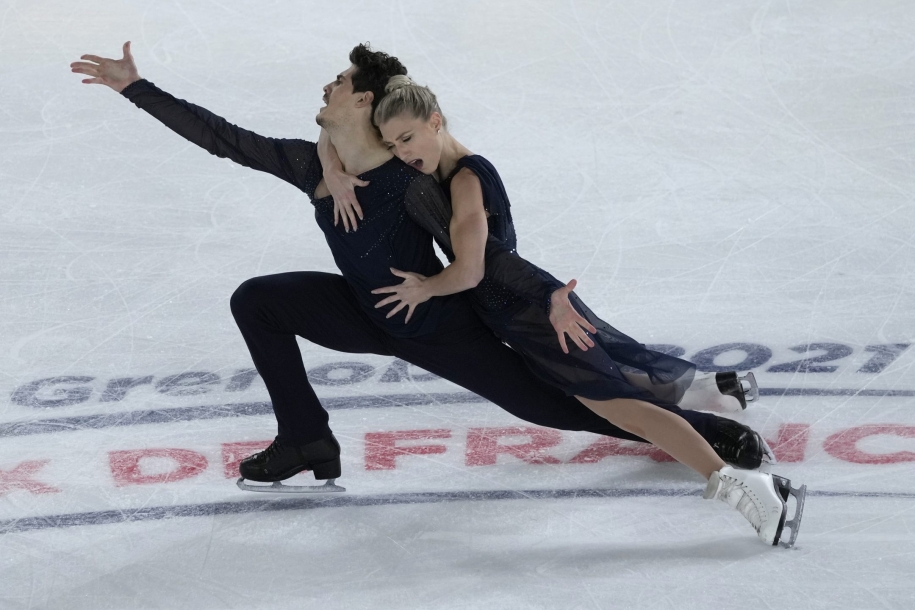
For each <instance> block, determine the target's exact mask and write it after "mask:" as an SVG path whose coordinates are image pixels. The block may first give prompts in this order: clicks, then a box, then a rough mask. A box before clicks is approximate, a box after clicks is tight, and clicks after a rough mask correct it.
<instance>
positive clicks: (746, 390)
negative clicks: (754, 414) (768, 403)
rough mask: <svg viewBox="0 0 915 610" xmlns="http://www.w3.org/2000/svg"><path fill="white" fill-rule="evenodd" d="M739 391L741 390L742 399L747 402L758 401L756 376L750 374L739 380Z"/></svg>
mask: <svg viewBox="0 0 915 610" xmlns="http://www.w3.org/2000/svg"><path fill="white" fill-rule="evenodd" d="M740 389H741V390H743V394H744V398H746V401H747V402H756V401H758V400H759V386H758V385H757V384H756V375H754V374H753V373H752V372H750V373H747V374H746V375H744V376H743V377H741V378H740ZM744 408H746V407H744Z"/></svg>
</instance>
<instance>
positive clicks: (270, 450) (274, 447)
mask: <svg viewBox="0 0 915 610" xmlns="http://www.w3.org/2000/svg"><path fill="white" fill-rule="evenodd" d="M282 450H283V446H282V443H281V442H280V439H278V438H275V439H273V442H272V443H270V446H269V447H267V448H266V449H264V452H263V454H262V455H263V456H264V457H265V458H266V459H268V460H269V459H271V458H272V457H274V456H275V455H276V454H278V453H279V452H280V451H282Z"/></svg>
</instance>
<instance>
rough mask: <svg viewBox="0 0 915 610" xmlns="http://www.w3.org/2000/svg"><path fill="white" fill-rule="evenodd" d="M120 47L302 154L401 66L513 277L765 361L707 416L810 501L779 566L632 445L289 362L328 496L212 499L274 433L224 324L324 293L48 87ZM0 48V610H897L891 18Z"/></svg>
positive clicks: (162, 16)
mask: <svg viewBox="0 0 915 610" xmlns="http://www.w3.org/2000/svg"><path fill="white" fill-rule="evenodd" d="M126 40H131V41H132V42H133V49H134V55H135V57H136V59H137V63H138V66H139V70H140V74H141V75H142V76H143V77H145V78H147V79H149V80H152V81H154V82H155V83H156V84H157V85H159V86H160V87H162V88H163V89H165V90H166V91H169V92H171V93H174V94H175V95H176V96H178V97H180V98H184V99H188V100H190V101H192V102H194V103H197V104H200V105H202V106H204V107H206V108H208V109H210V110H212V111H213V112H216V113H217V114H220V115H222V116H224V117H226V118H228V119H229V120H230V121H232V122H234V123H237V124H239V125H241V126H243V127H246V128H248V129H252V130H254V131H257V132H259V133H262V134H265V135H273V136H283V137H303V138H307V139H314V138H316V137H317V133H318V132H317V127H316V125H315V123H314V120H313V117H314V115H315V113H316V111H317V109H318V107H319V106H320V105H321V102H320V100H321V87H322V86H323V85H324V84H325V83H327V82H329V81H330V80H332V79H333V78H334V76H335V75H336V74H337V73H338V72H340V71H342V70H343V69H344V68H346V67H347V66H348V61H347V54H348V52H349V50H350V49H351V48H352V47H353V46H354V45H355V44H357V43H359V42H362V41H366V40H368V41H371V43H372V44H373V45H374V46H375V47H376V48H378V49H381V50H385V51H388V52H390V53H392V54H394V55H397V56H399V57H400V58H401V59H402V60H403V61H404V63H405V64H406V65H407V66H408V67H409V69H410V73H411V74H412V75H413V76H414V78H416V79H417V80H419V81H420V82H423V83H425V84H428V85H430V86H431V87H432V88H433V90H434V91H436V92H437V93H438V95H439V99H440V101H441V103H442V105H443V108H444V110H445V112H446V114H447V115H448V118H449V121H450V125H451V128H452V131H453V132H454V133H455V135H456V136H457V137H458V138H459V139H460V140H461V141H462V142H464V143H465V144H467V145H468V146H469V147H470V148H471V149H472V150H473V151H474V152H477V153H480V154H483V155H485V156H486V157H488V158H489V159H490V160H491V161H492V162H493V163H494V164H495V165H496V167H497V168H499V170H500V171H501V173H502V177H503V179H504V181H505V183H506V186H507V189H508V192H509V195H510V196H511V198H512V203H513V209H514V217H515V221H516V224H517V228H518V234H519V251H520V252H521V253H522V254H523V255H525V256H527V257H528V258H530V259H531V260H532V261H534V262H536V263H537V264H540V265H541V266H543V267H545V268H546V269H548V270H550V271H551V272H552V273H553V274H555V275H557V276H558V277H559V278H561V279H563V280H569V279H571V278H573V277H574V278H577V279H578V281H579V283H580V285H579V289H578V293H579V294H580V295H581V296H582V297H583V299H584V300H585V301H586V302H587V303H588V304H589V305H590V306H591V308H592V309H594V310H595V311H597V312H598V313H600V314H601V315H602V316H603V317H604V318H605V319H607V320H608V321H610V322H611V323H612V324H613V325H615V326H616V327H617V328H620V329H621V330H623V331H624V332H627V333H628V334H630V335H632V336H634V337H636V338H638V339H639V340H641V341H643V342H645V343H649V344H654V345H666V346H668V347H667V349H670V350H677V351H678V353H680V352H682V353H684V354H685V357H687V358H690V359H693V360H695V361H697V362H698V363H700V365H701V367H702V368H703V369H705V370H715V367H725V368H728V367H738V368H742V369H751V370H753V371H755V373H756V375H757V377H758V379H759V381H760V385H761V387H762V388H763V391H764V396H763V400H761V401H760V402H759V403H758V404H755V405H752V406H751V407H750V409H748V410H747V411H746V412H745V413H743V414H740V415H739V416H737V417H738V418H739V419H740V420H741V421H744V422H746V423H748V424H749V425H751V426H753V427H754V428H756V429H758V430H760V431H761V432H763V433H764V435H765V436H766V437H767V438H768V439H769V440H770V442H771V443H772V444H773V445H774V446H775V447H776V453H777V454H778V456H779V459H780V462H781V463H780V464H778V465H777V466H775V467H773V471H774V472H777V473H779V474H782V475H784V476H787V477H790V478H791V479H793V480H794V481H796V482H798V483H802V482H803V483H807V484H808V485H809V488H810V495H809V497H808V501H807V507H806V511H805V518H804V523H803V527H802V529H801V532H800V536H799V538H798V542H797V546H796V548H795V549H793V550H790V551H788V550H784V549H773V548H769V547H766V546H765V545H763V544H762V543H761V542H760V541H759V540H758V539H757V538H756V535H755V532H753V531H752V529H751V528H750V527H749V525H748V524H747V523H746V522H745V521H744V520H743V518H742V517H740V515H739V514H737V513H736V512H735V511H732V510H729V509H728V508H727V507H725V506H724V505H722V504H721V503H711V502H704V501H703V500H701V498H700V497H699V492H700V490H701V489H702V487H703V485H704V482H703V481H702V480H701V478H700V477H698V476H697V475H695V474H692V473H691V472H690V471H688V470H687V469H686V468H685V467H683V466H680V465H678V464H675V463H671V462H669V461H665V460H664V456H663V455H661V454H659V453H657V452H654V451H649V450H648V449H647V448H646V447H644V446H641V447H636V446H635V445H632V444H627V443H616V444H614V443H608V442H602V441H600V440H599V439H598V438H597V437H594V436H591V435H588V434H584V433H569V432H563V433H557V432H552V431H547V430H543V429H534V428H530V427H529V426H527V424H526V423H525V422H521V421H519V420H515V419H513V418H512V417H511V416H509V415H508V414H506V413H504V412H502V411H500V410H499V409H498V408H497V407H495V406H493V405H491V404H489V403H486V402H482V401H481V400H480V399H477V398H476V397H475V396H473V395H470V394H468V393H466V392H464V391H463V390H462V389H461V388H458V387H457V386H454V385H451V384H450V383H447V382H445V381H443V380H440V379H436V378H432V377H431V376H430V375H428V374H425V373H424V372H423V371H421V370H417V369H413V368H412V367H408V366H405V365H404V364H403V363H401V362H395V361H392V360H391V359H390V358H383V357H376V356H371V355H353V354H339V353H334V352H330V351H328V350H325V349H323V348H319V347H316V346H314V345H311V344H308V343H306V342H305V341H300V345H301V349H302V354H303V358H304V360H305V364H306V366H307V367H308V369H309V372H310V375H311V377H312V380H313V382H314V384H315V387H316V389H317V391H318V394H319V396H320V397H321V398H322V400H324V401H325V404H326V406H327V407H328V409H329V410H330V413H331V425H332V427H333V429H334V431H335V433H336V435H337V436H338V438H339V439H340V440H341V443H342V445H343V462H344V463H343V468H344V475H343V477H342V478H341V479H340V480H339V483H340V484H342V485H344V486H346V487H347V488H348V491H347V493H345V494H341V495H338V496H334V497H333V498H329V499H315V498H295V497H293V498H289V497H272V496H271V497H262V496H263V495H264V494H252V493H245V492H242V491H239V490H238V489H237V488H236V487H235V484H234V476H235V475H234V474H233V473H234V469H235V464H236V463H237V461H238V459H239V458H240V457H241V456H243V455H247V454H249V453H251V452H253V451H254V450H256V449H257V448H259V447H261V446H264V445H266V443H267V442H269V440H270V439H271V438H272V437H273V435H274V434H275V420H274V418H273V416H272V411H271V410H270V406H269V403H268V402H267V401H268V397H267V394H266V390H265V388H264V386H263V383H262V382H261V381H260V380H259V378H257V376H256V374H253V373H252V372H251V366H252V365H251V360H250V357H249V355H248V352H247V349H246V347H245V345H244V342H243V341H242V338H241V336H240V334H239V333H238V331H237V329H236V327H235V325H234V322H233V320H232V317H231V314H230V312H229V306H228V301H229V296H230V295H231V294H232V292H233V291H234V290H235V288H236V287H237V286H238V285H239V284H240V283H241V282H242V281H244V280H245V279H247V278H250V277H253V276H257V275H265V274H270V273H277V272H282V271H290V270H303V269H312V270H325V271H334V270H335V269H334V267H333V263H332V259H331V256H330V253H329V251H328V249H327V247H326V244H325V242H324V239H323V236H322V235H321V234H320V232H319V230H318V229H317V227H316V225H315V224H314V220H313V213H312V209H311V206H310V205H309V202H308V201H307V199H306V197H305V196H304V195H303V194H302V193H300V192H299V191H297V190H295V189H294V188H293V187H291V186H289V185H287V184H285V183H282V182H280V181H278V180H276V179H274V178H272V177H270V176H266V175H263V174H258V173H256V172H252V171H250V170H247V169H244V168H241V167H236V166H233V165H232V164H231V163H230V162H228V161H223V160H219V159H216V158H213V157H210V156H209V155H207V154H206V153H205V152H204V151H201V150H199V149H197V148H196V147H194V146H193V145H190V144H188V143H187V142H185V141H184V140H182V139H180V138H179V137H177V136H175V135H174V134H173V133H171V132H170V131H168V130H167V129H166V128H164V127H163V126H162V125H160V124H159V123H158V122H156V121H155V120H154V119H152V118H151V117H149V116H148V115H146V114H145V113H143V112H141V111H139V110H137V109H136V108H135V107H134V106H132V105H131V104H130V103H128V102H127V101H126V100H124V99H123V98H122V97H120V96H118V95H117V94H115V93H114V92H112V91H111V90H110V89H107V88H105V87H102V86H91V87H90V86H85V85H82V84H80V82H79V81H80V77H79V76H78V75H74V74H71V73H70V71H69V68H68V64H69V63H70V62H71V61H75V60H76V59H78V58H79V56H80V55H81V54H83V53H95V54H100V55H103V56H109V57H111V56H114V57H120V49H121V44H122V43H123V42H124V41H126ZM0 49H2V54H3V58H4V61H3V62H2V64H0V76H2V85H0V109H2V112H0V219H2V223H0V262H2V264H0V336H2V340H3V349H2V350H0V439H2V440H0V608H2V609H3V610H19V609H27V608H29V609H31V608H55V609H58V608H66V609H93V610H94V609H100V608H118V609H120V608H123V609H134V608H137V609H139V608H144V609H145V608H199V609H209V608H213V609H218V608H239V609H242V608H244V609H248V608H277V609H284V608H318V609H322V610H323V609H330V608H347V609H357V608H371V609H375V608H394V609H398V610H400V609H404V610H405V609H408V608H424V609H426V608H441V609H452V608H454V609H457V608H462V609H463V608H550V609H553V608H563V609H572V608H581V609H585V608H670V609H675V610H689V609H692V608H703V609H704V608H779V609H791V610H793V609H800V608H830V609H836V608H856V609H857V608H912V607H915V581H913V578H912V575H913V574H915V407H913V403H915V379H913V378H912V373H913V363H915V348H912V347H910V344H912V343H915V282H913V273H915V203H913V195H915V110H913V108H915V53H913V49H915V5H913V4H912V3H911V2H905V1H887V0H866V1H865V0H857V1H843V2H786V1H776V0H773V1H771V2H764V1H755V0H751V1H747V2H733V3H720V2H717V3H714V2H713V3H710V2H697V1H683V0H681V1H676V2H675V1H668V2H655V1H647V2H645V1H636V0H619V1H616V2H602V1H596V0H594V1H578V2H549V1H543V2H526V3H522V2H510V3H509V2H483V1H468V2H450V3H430V2H414V1H402V2H352V3H350V2H323V3H318V2H256V3H252V2H239V1H236V0H225V1H215V0H214V1H211V2H185V1H163V2H126V1H125V2H115V1H112V0H100V1H97V2H91V3H73V2H63V1H60V0H37V1H36V0H30V1H23V0H3V1H2V2H0ZM315 298H320V295H316V297H315ZM411 438H412V440H410V439H411ZM395 447H400V448H402V451H401V452H400V453H398V451H397V450H396V449H395ZM423 448H425V449H423ZM302 479H303V481H305V480H307V479H306V478H305V477H304V476H303V477H302Z"/></svg>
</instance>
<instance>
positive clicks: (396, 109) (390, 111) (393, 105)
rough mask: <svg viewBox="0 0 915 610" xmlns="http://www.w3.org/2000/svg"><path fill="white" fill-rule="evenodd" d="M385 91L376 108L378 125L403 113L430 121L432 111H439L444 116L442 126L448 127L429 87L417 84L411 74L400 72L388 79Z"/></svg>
mask: <svg viewBox="0 0 915 610" xmlns="http://www.w3.org/2000/svg"><path fill="white" fill-rule="evenodd" d="M384 91H385V96H384V97H383V98H381V101H380V102H378V106H377V107H376V108H375V117H374V118H375V124H376V125H383V124H385V123H387V122H388V121H390V120H391V119H393V118H395V117H399V116H400V115H402V114H406V115H409V116H411V117H413V118H414V119H422V120H423V121H428V120H429V117H431V116H432V113H433V112H437V113H439V114H440V115H441V117H442V126H443V127H445V128H447V127H448V120H447V119H446V118H445V115H444V114H443V113H442V109H441V107H439V105H438V100H437V99H436V97H435V94H434V93H432V91H431V90H430V89H429V87H423V86H422V85H417V84H416V83H414V82H413V79H411V78H410V77H409V76H404V75H400V74H398V75H396V76H392V77H391V78H390V79H389V80H388V84H387V85H386V86H385V88H384Z"/></svg>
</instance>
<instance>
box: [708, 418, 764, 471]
mask: <svg viewBox="0 0 915 610" xmlns="http://www.w3.org/2000/svg"><path fill="white" fill-rule="evenodd" d="M710 444H711V446H712V449H714V450H715V453H717V454H718V456H719V457H720V458H721V459H722V460H724V461H725V462H727V463H728V464H732V465H734V466H737V467H738V468H744V469H746V470H756V469H757V468H759V467H760V465H762V463H763V462H766V463H767V464H775V463H776V460H775V454H774V453H772V449H770V448H769V445H768V443H766V439H764V438H763V437H762V435H760V434H759V433H758V432H756V431H755V430H753V429H752V428H750V427H749V426H745V425H743V424H741V423H740V422H736V421H734V420H733V419H728V418H726V417H719V418H718V434H717V435H716V437H715V440H714V441H713V442H712V443H710Z"/></svg>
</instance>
